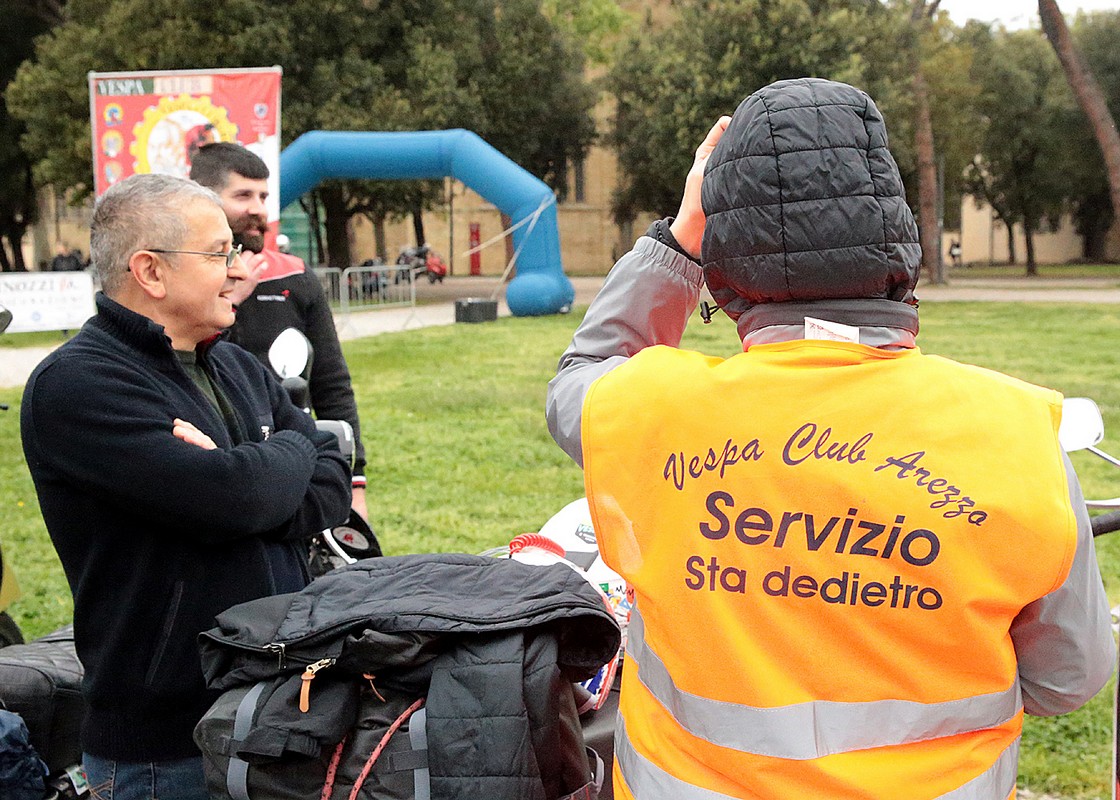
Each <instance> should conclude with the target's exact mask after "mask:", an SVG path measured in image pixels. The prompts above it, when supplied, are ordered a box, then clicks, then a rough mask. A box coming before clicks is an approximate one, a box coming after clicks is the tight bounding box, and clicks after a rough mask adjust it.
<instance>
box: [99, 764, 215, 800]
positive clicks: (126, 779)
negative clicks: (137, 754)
mask: <svg viewBox="0 0 1120 800" xmlns="http://www.w3.org/2000/svg"><path fill="white" fill-rule="evenodd" d="M82 766H84V767H85V770H86V779H87V780H88V781H89V788H90V794H91V800H210V795H209V794H208V793H207V791H206V778H205V776H204V775H203V773H202V756H196V757H195V758H183V759H178V760H176V761H156V762H154V763H140V762H135V761H109V760H107V759H104V758H98V757H97V756H91V755H88V754H85V753H83V754H82Z"/></svg>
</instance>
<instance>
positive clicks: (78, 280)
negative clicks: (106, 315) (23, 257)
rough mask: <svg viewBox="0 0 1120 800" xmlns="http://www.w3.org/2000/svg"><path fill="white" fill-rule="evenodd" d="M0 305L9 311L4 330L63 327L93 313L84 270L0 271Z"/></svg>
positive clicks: (72, 327)
mask: <svg viewBox="0 0 1120 800" xmlns="http://www.w3.org/2000/svg"><path fill="white" fill-rule="evenodd" d="M0 305H3V306H5V307H6V308H7V309H8V310H9V311H11V312H12V324H11V325H9V326H8V330H7V332H8V333H24V332H26V331H65V330H76V329H78V328H80V327H82V323H84V322H85V321H86V320H87V319H89V318H90V317H92V316H93V314H94V304H93V276H91V275H90V274H89V273H88V272H8V273H5V274H3V275H0Z"/></svg>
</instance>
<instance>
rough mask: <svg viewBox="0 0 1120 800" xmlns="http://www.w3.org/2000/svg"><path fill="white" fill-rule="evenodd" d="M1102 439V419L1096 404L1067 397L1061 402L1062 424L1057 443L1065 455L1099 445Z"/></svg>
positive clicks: (1085, 399)
mask: <svg viewBox="0 0 1120 800" xmlns="http://www.w3.org/2000/svg"><path fill="white" fill-rule="evenodd" d="M1103 438H1104V419H1103V418H1102V417H1101V410H1100V408H1099V407H1098V406H1097V404H1096V403H1095V402H1094V401H1092V400H1091V399H1089V398H1088V397H1067V398H1066V399H1065V400H1063V401H1062V423H1061V425H1059V426H1058V442H1059V443H1060V444H1061V445H1062V449H1063V450H1065V451H1066V452H1067V453H1072V452H1073V451H1074V450H1084V449H1085V448H1087V447H1093V446H1094V445H1096V444H1099V443H1100V441H1101V439H1103Z"/></svg>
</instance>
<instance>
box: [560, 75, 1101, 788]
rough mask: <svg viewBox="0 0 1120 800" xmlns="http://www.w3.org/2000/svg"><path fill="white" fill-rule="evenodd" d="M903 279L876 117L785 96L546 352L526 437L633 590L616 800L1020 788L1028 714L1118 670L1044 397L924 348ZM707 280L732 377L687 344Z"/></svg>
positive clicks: (913, 274) (839, 102) (752, 114)
mask: <svg viewBox="0 0 1120 800" xmlns="http://www.w3.org/2000/svg"><path fill="white" fill-rule="evenodd" d="M698 261H699V263H697V262H698ZM919 263H920V250H919V246H918V234H917V229H916V226H915V224H914V219H913V216H912V215H911V212H910V210H909V208H908V207H907V205H906V201H905V195H904V191H903V187H902V182H901V179H900V177H899V173H898V167H897V166H896V164H895V162H894V160H893V158H892V157H891V155H890V153H889V151H888V150H887V137H886V129H885V127H884V125H883V120H882V117H881V116H880V114H879V112H878V109H877V108H876V107H875V104H874V102H872V100H871V98H870V97H868V96H867V95H866V94H865V93H863V92H862V91H860V90H858V89H855V88H853V87H851V86H847V85H844V84H840V83H834V82H831V81H824V80H818V79H798V80H790V81H782V82H779V83H775V84H772V85H770V86H768V87H765V88H763V89H761V90H759V91H758V92H755V93H754V94H752V95H751V96H749V97H748V98H746V100H744V101H743V103H742V104H741V105H740V106H739V108H738V109H737V110H736V111H735V114H734V116H733V117H731V118H728V117H723V118H721V119H720V120H719V122H718V123H717V124H716V125H715V126H714V127H713V128H712V130H711V132H710V133H709V134H708V136H707V138H706V139H705V140H704V142H703V144H701V145H700V147H699V148H698V150H697V151H696V158H695V162H694V165H693V167H692V169H691V171H690V172H689V175H688V177H687V180H686V182H685V190H684V197H683V200H682V202H681V207H680V211H679V213H678V215H677V217H676V218H675V219H674V218H669V219H667V220H661V221H658V222H655V223H654V224H653V225H652V226H651V228H650V229H649V231H648V232H647V234H646V235H645V236H643V237H641V238H639V239H638V241H637V243H636V244H635V245H634V249H633V250H632V251H631V252H630V253H628V254H626V255H625V256H623V257H622V259H621V260H620V261H619V262H618V263H617V264H616V265H615V267H614V269H613V270H612V271H611V272H610V274H609V275H608V276H607V279H606V281H605V282H604V284H603V287H602V290H601V291H600V293H599V295H598V296H597V298H596V299H595V301H594V302H593V303H592V305H591V307H590V309H589V310H588V312H587V315H586V317H585V318H584V320H583V322H582V323H581V324H580V326H579V328H578V330H577V331H576V333H575V335H574V337H573V339H572V343H571V345H570V346H569V348H568V349H567V351H566V352H565V353H564V355H563V356H562V357H561V359H560V364H559V368H558V372H557V375H556V377H555V378H554V379H553V380H552V381H551V383H550V384H549V393H548V400H547V416H548V422H549V429H550V431H551V432H552V435H553V437H554V438H555V439H556V440H557V442H558V443H559V444H560V445H561V446H562V447H563V448H564V449H565V450H566V451H567V452H568V453H569V454H570V455H571V456H572V457H573V458H574V459H575V460H576V461H577V462H579V463H581V464H582V465H583V468H584V476H585V484H586V490H587V495H588V500H589V502H590V506H591V511H592V519H593V522H594V527H595V531H596V534H597V537H598V540H599V546H600V549H601V552H602V555H603V558H604V560H605V561H606V562H607V564H609V565H610V566H611V567H612V568H614V569H615V570H617V571H618V572H619V573H621V574H622V575H623V577H625V578H626V579H627V581H629V583H630V585H631V587H632V588H633V591H634V596H635V611H634V616H633V618H632V622H631V625H630V629H629V633H628V644H627V651H626V660H625V667H624V674H623V679H622V696H621V701H620V720H619V723H618V728H617V731H616V737H615V748H616V758H615V766H614V791H615V796H616V797H621V798H637V800H670V799H671V800H716V799H717V798H728V797H732V798H775V799H776V800H791V798H809V797H814V798H815V797H820V798H829V799H830V800H837V798H906V800H916V799H917V798H953V800H980V799H981V798H984V799H985V800H987V799H988V798H1000V799H1002V798H1013V797H1014V796H1015V791H1016V778H1017V772H1018V747H1019V740H1020V731H1021V727H1022V718H1023V713H1024V712H1025V713H1029V714H1040V715H1051V714H1061V713H1065V712H1068V711H1072V710H1074V709H1076V708H1078V707H1080V706H1081V705H1082V704H1084V703H1085V702H1086V701H1087V700H1089V698H1091V697H1092V696H1093V695H1094V694H1096V692H1097V691H1099V690H1100V688H1101V687H1102V686H1103V685H1104V684H1105V682H1106V681H1107V679H1108V677H1109V675H1110V674H1111V671H1112V667H1113V660H1114V657H1113V640H1112V635H1111V631H1110V619H1109V609H1108V604H1107V600H1106V597H1105V594H1104V589H1103V586H1102V583H1101V577H1100V572H1099V568H1098V566H1097V560H1096V554H1095V552H1094V548H1093V542H1092V536H1091V532H1090V528H1089V520H1088V515H1087V512H1086V509H1085V506H1084V502H1083V500H1082V497H1081V490H1080V488H1079V485H1078V481H1077V477H1076V475H1075V474H1074V472H1073V469H1072V466H1071V465H1070V463H1069V461H1068V459H1067V458H1066V457H1065V455H1064V454H1063V453H1062V451H1061V448H1060V447H1059V444H1058V438H1057V428H1058V423H1059V420H1060V416H1061V396H1060V395H1059V394H1058V393H1057V392H1053V391H1050V390H1047V389H1043V388H1040V387H1036V386H1032V385H1029V384H1026V383H1024V382H1021V381H1018V380H1015V379H1013V378H1010V377H1007V376H1004V375H1001V374H998V373H995V372H991V371H989V370H984V369H980V368H977V367H972V366H967V365H964V364H959V363H957V362H954V361H950V360H948V359H944V358H939V357H936V356H931V355H926V354H923V353H922V352H921V351H920V350H919V349H918V347H917V346H916V345H915V335H916V334H917V331H918V315H917V310H916V309H917V300H916V299H915V297H914V287H915V284H916V282H917V278H918V270H919ZM701 265H702V267H701ZM705 283H706V284H707V287H708V289H709V291H710V292H711V294H712V297H713V298H714V300H715V301H716V303H718V304H719V306H720V307H722V309H723V310H724V311H725V312H726V313H727V314H728V315H729V316H730V317H731V318H732V319H733V320H735V321H736V324H737V328H738V334H739V336H740V338H741V339H742V342H743V352H742V353H740V354H737V355H735V356H732V357H731V358H727V359H721V358H713V357H708V356H705V355H702V354H700V353H696V352H689V351H686V350H680V349H678V345H679V343H680V339H681V335H682V333H683V331H684V329H685V325H686V323H687V321H688V319H689V317H690V315H691V314H692V312H693V311H694V310H695V309H696V306H697V303H698V300H699V296H700V290H701V288H702V287H703V285H704V284H705Z"/></svg>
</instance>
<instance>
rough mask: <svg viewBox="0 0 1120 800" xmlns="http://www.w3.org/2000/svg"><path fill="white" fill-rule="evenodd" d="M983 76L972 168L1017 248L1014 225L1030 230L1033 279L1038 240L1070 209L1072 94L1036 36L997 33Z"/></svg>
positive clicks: (981, 56)
mask: <svg viewBox="0 0 1120 800" xmlns="http://www.w3.org/2000/svg"><path fill="white" fill-rule="evenodd" d="M977 42H978V43H980V42H982V40H981V39H979V38H978V39H977ZM975 77H976V80H977V81H978V82H979V84H980V85H981V87H982V93H981V97H980V100H979V106H980V109H981V111H982V113H983V115H984V119H985V123H986V125H985V133H984V137H983V141H982V144H981V147H980V153H979V155H978V156H977V158H976V161H975V162H974V164H973V165H972V167H971V168H970V179H971V181H972V184H973V189H974V191H975V193H976V194H977V195H978V196H981V197H984V198H985V199H987V200H988V202H989V203H990V204H991V206H992V208H993V209H995V211H996V213H997V214H998V215H999V217H1000V219H1001V220H1002V221H1003V223H1004V224H1005V225H1006V226H1007V228H1008V237H1009V242H1011V243H1013V241H1014V240H1013V238H1011V237H1012V229H1013V226H1014V225H1015V224H1021V225H1022V226H1023V231H1024V234H1025V239H1026V246H1027V254H1026V255H1027V274H1028V275H1036V274H1037V273H1038V268H1037V264H1036V261H1035V254H1034V234H1035V233H1036V232H1037V231H1038V230H1039V227H1040V225H1041V223H1042V222H1043V221H1045V220H1049V221H1051V222H1056V221H1057V218H1058V217H1059V216H1060V214H1061V212H1062V211H1063V203H1062V179H1061V173H1062V163H1063V162H1062V158H1063V149H1064V148H1065V143H1064V137H1063V132H1062V127H1061V125H1062V111H1063V105H1064V100H1065V97H1066V93H1067V91H1068V90H1067V89H1066V87H1065V86H1064V85H1063V83H1062V81H1061V70H1060V67H1059V65H1058V63H1057V61H1056V59H1055V58H1054V55H1053V53H1051V52H1050V51H1049V50H1048V49H1047V47H1046V43H1045V42H1044V41H1043V40H1042V39H1040V38H1039V37H1038V35H1037V34H1036V33H1035V32H1033V31H1015V32H1010V33H1009V32H1007V31H1003V30H1000V31H997V32H996V33H995V34H994V35H993V36H992V37H991V38H990V40H989V41H988V43H987V44H986V45H984V46H982V47H981V49H980V50H978V53H977V59H976V69H975ZM1012 252H1014V251H1012Z"/></svg>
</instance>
